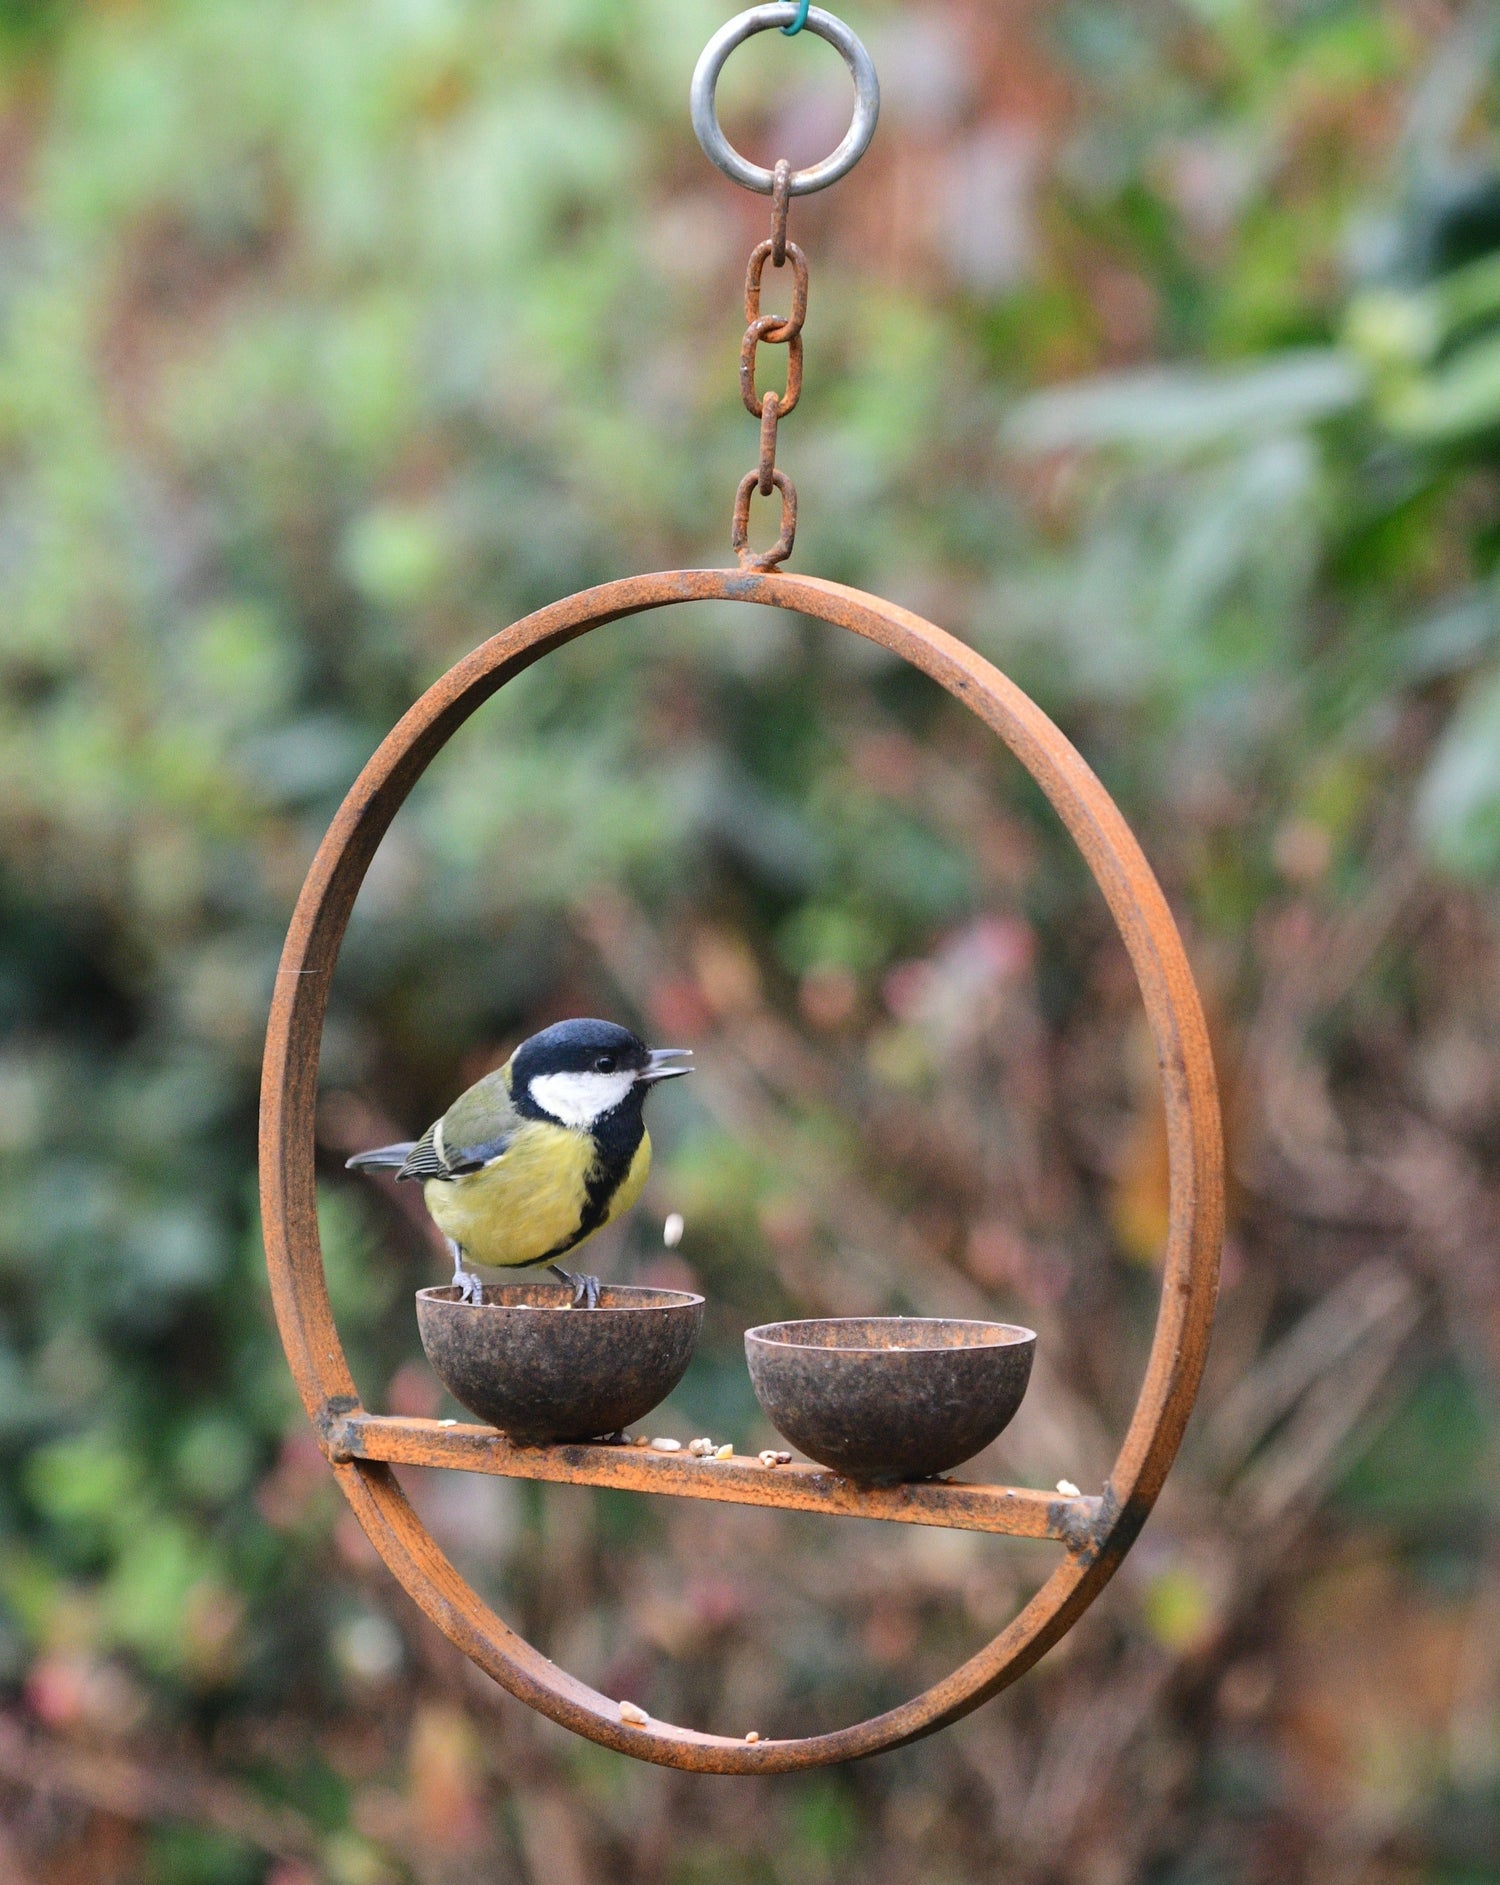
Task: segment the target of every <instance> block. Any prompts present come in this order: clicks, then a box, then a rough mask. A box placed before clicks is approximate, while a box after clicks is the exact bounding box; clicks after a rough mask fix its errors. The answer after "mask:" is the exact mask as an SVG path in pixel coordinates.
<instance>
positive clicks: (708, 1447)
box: [688, 1437, 714, 1460]
mask: <svg viewBox="0 0 1500 1885" xmlns="http://www.w3.org/2000/svg"><path fill="white" fill-rule="evenodd" d="M688 1452H689V1453H691V1454H692V1456H693V1458H694V1459H695V1460H707V1459H712V1457H713V1452H714V1443H713V1441H712V1440H710V1439H708V1438H707V1437H705V1438H704V1439H702V1440H690V1441H689V1442H688Z"/></svg>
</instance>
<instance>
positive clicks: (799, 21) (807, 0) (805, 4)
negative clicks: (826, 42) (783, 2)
mask: <svg viewBox="0 0 1500 1885" xmlns="http://www.w3.org/2000/svg"><path fill="white" fill-rule="evenodd" d="M811 5H812V0H802V4H801V6H800V7H798V9H797V17H796V19H794V20H793V21H792V23H791V25H790V26H783V27H782V29H781V30H782V32H783V33H785V35H786V36H787V38H788V39H790V38H791V37H792V35H793V33H800V32H801V31H802V29H803V27H804V26H806V24H807V9H808V8H809V7H810V6H811Z"/></svg>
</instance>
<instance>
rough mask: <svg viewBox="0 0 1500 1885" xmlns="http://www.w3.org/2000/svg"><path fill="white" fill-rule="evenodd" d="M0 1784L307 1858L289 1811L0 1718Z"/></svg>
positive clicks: (303, 1824)
mask: <svg viewBox="0 0 1500 1885" xmlns="http://www.w3.org/2000/svg"><path fill="white" fill-rule="evenodd" d="M0 1779H3V1780H5V1781H7V1782H9V1783H10V1784H11V1785H13V1786H17V1787H24V1788H25V1789H27V1791H28V1792H32V1793H39V1794H49V1793H51V1794H61V1795H64V1796H65V1797H67V1798H68V1799H71V1800H76V1801H78V1802H79V1803H80V1804H81V1805H83V1806H87V1807H91V1808H92V1809H93V1810H94V1811H95V1812H97V1813H110V1814H114V1815H116V1816H117V1817H118V1818H120V1819H126V1820H143V1821H155V1820H183V1821H186V1822H188V1823H189V1824H193V1825H198V1826H209V1827H212V1828H213V1829H214V1831H216V1832H220V1833H225V1834H227V1835H228V1836H229V1837H230V1838H231V1839H240V1840H243V1841H245V1843H246V1844H248V1845H252V1846H258V1847H259V1848H260V1849H261V1851H263V1852H269V1853H272V1854H273V1855H275V1856H276V1857H278V1858H290V1859H313V1858H317V1857H318V1856H319V1854H320V1853H321V1850H322V1843H323V1842H322V1840H321V1838H320V1836H319V1835H318V1833H317V1831H316V1829H315V1828H314V1827H313V1826H311V1825H310V1824H309V1823H308V1822H307V1821H306V1820H305V1819H303V1818H302V1816H301V1815H300V1814H299V1813H295V1812H293V1811H292V1809H291V1808H290V1807H281V1806H277V1807H273V1806H268V1805H266V1804H265V1803H264V1802H263V1801H260V1800H258V1799H256V1797H255V1796H254V1794H252V1793H251V1792H250V1791H249V1790H248V1789H247V1788H244V1787H239V1786H236V1785H235V1784H234V1783H233V1782H231V1781H227V1780H222V1779H219V1778H217V1777H216V1776H212V1775H208V1774H192V1773H184V1772H182V1771H180V1770H178V1771H172V1770H171V1769H170V1768H168V1767H166V1766H165V1765H164V1764H161V1763H152V1764H150V1765H147V1764H145V1763H143V1762H140V1761H134V1760H130V1759H128V1758H127V1757H126V1756H124V1755H121V1754H113V1753H107V1752H105V1751H104V1750H102V1749H84V1748H77V1747H69V1746H66V1745H65V1744H64V1743H62V1742H60V1741H49V1740H46V1739H44V1738H43V1737H42V1736H40V1735H35V1734H29V1733H28V1732H27V1731H26V1729H25V1728H23V1727H22V1726H21V1724H20V1723H19V1722H17V1721H15V1720H14V1719H13V1718H11V1717H8V1716H0Z"/></svg>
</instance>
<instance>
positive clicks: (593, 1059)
mask: <svg viewBox="0 0 1500 1885" xmlns="http://www.w3.org/2000/svg"><path fill="white" fill-rule="evenodd" d="M650 1059H651V1050H650V1049H649V1048H648V1047H647V1046H646V1043H645V1042H644V1041H643V1040H642V1039H641V1038H640V1037H639V1035H636V1034H632V1033H631V1032H630V1029H629V1028H622V1027H620V1026H619V1025H618V1024H617V1023H616V1022H613V1021H559V1022H557V1023H555V1025H554V1026H552V1027H550V1028H543V1029H542V1031H541V1033H540V1034H533V1035H532V1037H531V1039H530V1040H529V1041H523V1042H522V1043H521V1045H520V1046H519V1047H518V1048H517V1049H516V1051H515V1055H514V1058H513V1059H512V1061H511V1075H512V1085H513V1087H514V1088H515V1090H516V1091H517V1092H518V1093H521V1092H524V1091H525V1090H526V1088H527V1086H528V1085H529V1084H530V1083H531V1081H533V1080H535V1079H536V1078H537V1076H538V1075H540V1074H549V1073H605V1074H608V1073H627V1072H631V1073H634V1072H639V1071H641V1070H642V1069H644V1068H645V1067H646V1066H647V1065H648V1064H649V1063H650Z"/></svg>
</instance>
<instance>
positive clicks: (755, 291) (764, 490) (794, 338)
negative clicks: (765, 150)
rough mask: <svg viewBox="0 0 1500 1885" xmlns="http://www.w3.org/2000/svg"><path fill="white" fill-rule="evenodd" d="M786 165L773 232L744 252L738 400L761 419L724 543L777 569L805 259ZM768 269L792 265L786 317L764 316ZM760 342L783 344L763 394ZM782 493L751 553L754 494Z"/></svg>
mask: <svg viewBox="0 0 1500 1885" xmlns="http://www.w3.org/2000/svg"><path fill="white" fill-rule="evenodd" d="M791 175H792V167H791V165H790V164H789V163H788V162H787V161H786V159H785V158H784V157H783V158H782V160H781V161H780V163H778V164H777V166H776V169H775V171H774V173H773V183H772V187H771V233H770V235H769V236H768V237H767V238H766V240H765V241H764V242H758V243H757V244H756V245H755V247H754V248H753V249H752V250H751V252H750V263H749V266H748V267H747V269H746V270H745V320H746V322H747V323H748V325H747V326H746V328H745V338H744V340H743V341H742V342H741V343H740V397H741V399H743V400H744V402H745V410H746V411H747V412H748V413H749V414H750V416H751V417H752V418H754V419H759V420H760V462H759V464H758V465H757V466H756V468H755V470H754V471H751V472H748V473H747V474H746V475H745V477H743V478H742V479H741V480H740V486H739V489H738V490H737V491H736V492H735V496H734V527H733V530H732V531H731V533H730V542H731V544H732V546H733V548H734V553H735V555H736V556H737V557H738V558H739V559H740V568H741V569H775V568H776V566H777V565H778V564H779V563H784V562H785V561H786V559H787V558H788V557H789V556H790V555H791V553H792V546H793V545H794V544H795V543H796V541H797V487H796V486H795V485H794V484H793V483H792V481H791V479H790V478H789V477H788V476H787V475H786V473H785V472H784V471H779V470H778V469H777V466H776V429H777V427H778V426H779V425H780V423H781V421H782V420H783V419H784V418H785V417H786V416H787V414H788V413H789V412H791V411H792V410H793V409H794V408H795V407H796V404H797V401H798V400H799V399H800V398H801V397H802V324H803V322H804V321H805V320H806V319H807V257H806V256H805V255H804V254H803V253H802V251H801V249H799V248H798V247H797V245H796V243H795V242H789V241H788V240H787V233H786V223H787V210H788V208H789V207H790V204H791V189H790V184H791ZM767 262H769V263H770V264H771V266H772V267H773V268H784V267H785V266H786V264H787V263H788V262H790V263H791V265H792V307H791V312H790V313H789V314H786V315H780V314H762V313H761V311H760V290H761V279H762V277H763V276H764V274H765V268H766V263H767ZM762 341H765V342H766V343H767V345H769V346H772V347H785V348H786V350H787V357H786V390H785V391H784V392H780V393H778V392H777V391H775V389H774V388H772V389H770V390H768V391H766V392H764V393H762V392H760V391H759V390H758V389H757V387H756V383H755V364H756V355H757V352H758V350H759V347H760V344H761V342H762ZM773 491H779V492H780V493H781V534H780V536H779V537H777V539H776V541H775V543H774V544H772V546H771V548H770V549H769V550H752V549H751V548H750V500H751V498H752V496H753V495H754V494H755V493H756V492H759V494H760V495H761V496H762V497H769V496H770V495H771V493H772V492H773Z"/></svg>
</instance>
